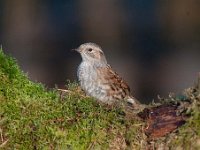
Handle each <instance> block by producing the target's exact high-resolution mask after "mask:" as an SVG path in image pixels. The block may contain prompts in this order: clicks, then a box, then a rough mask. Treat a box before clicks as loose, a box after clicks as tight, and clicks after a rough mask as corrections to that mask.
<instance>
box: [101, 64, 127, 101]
mask: <svg viewBox="0 0 200 150" xmlns="http://www.w3.org/2000/svg"><path fill="white" fill-rule="evenodd" d="M97 70H98V74H99V75H100V78H101V79H102V81H103V84H109V85H110V88H111V90H112V91H115V92H114V93H115V94H122V95H124V96H123V97H125V96H128V95H130V88H129V86H128V85H127V83H126V82H125V81H124V80H123V79H122V78H121V77H120V76H119V75H118V74H117V73H116V72H115V71H113V70H112V68H111V67H110V66H109V65H108V66H107V67H99V68H98V69H97ZM120 89H122V91H121V90H120ZM114 93H113V94H114Z"/></svg>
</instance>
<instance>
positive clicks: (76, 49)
mask: <svg viewBox="0 0 200 150" xmlns="http://www.w3.org/2000/svg"><path fill="white" fill-rule="evenodd" d="M72 51H76V52H79V53H80V50H79V49H78V48H75V49H72Z"/></svg>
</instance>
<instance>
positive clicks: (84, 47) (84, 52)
mask: <svg viewBox="0 0 200 150" xmlns="http://www.w3.org/2000/svg"><path fill="white" fill-rule="evenodd" d="M75 50H76V51H77V52H79V53H80V54H81V57H82V60H83V61H87V62H89V63H94V64H102V65H106V64H107V61H106V58H105V55H104V53H103V51H102V49H101V47H100V46H98V45H97V44H95V43H85V44H81V45H80V46H79V47H78V48H77V49H75Z"/></svg>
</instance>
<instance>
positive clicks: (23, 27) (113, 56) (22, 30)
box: [0, 0, 200, 102]
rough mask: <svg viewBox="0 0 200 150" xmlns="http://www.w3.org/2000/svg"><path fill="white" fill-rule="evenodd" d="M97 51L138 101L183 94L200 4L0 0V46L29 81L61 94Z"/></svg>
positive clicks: (198, 51)
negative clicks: (96, 48) (85, 46)
mask: <svg viewBox="0 0 200 150" xmlns="http://www.w3.org/2000/svg"><path fill="white" fill-rule="evenodd" d="M85 42H94V43H97V44H99V45H100V46H101V47H102V48H103V49H104V52H105V54H106V57H107V60H108V62H109V64H110V65H111V66H112V67H113V68H114V69H115V70H116V71H117V72H118V73H119V74H120V75H121V76H122V77H123V78H124V79H125V80H126V81H127V82H128V83H129V85H130V87H131V90H132V93H133V95H134V96H135V97H136V98H138V99H139V100H141V101H142V102H149V101H151V100H152V99H156V97H157V95H158V94H159V95H161V96H167V95H168V93H169V92H175V93H180V92H181V91H183V89H185V88H187V87H189V86H191V85H192V84H193V82H194V81H195V79H196V77H197V74H198V72H199V71H200V1H199V0H171V1H169V0H162V1H161V0H151V1H149V0H123V1H120V0H43V1H42V0H13V1H10V0H0V44H1V45H2V47H3V49H4V51H5V52H6V53H8V54H10V55H11V56H13V57H15V58H16V59H17V60H18V63H19V65H20V66H21V68H22V69H23V70H24V72H28V75H29V76H30V78H31V79H32V80H33V81H39V82H42V83H44V84H45V85H47V86H48V87H50V88H51V87H55V85H58V87H60V88H63V87H64V84H65V83H66V80H67V79H69V80H71V81H73V80H77V77H76V70H77V67H78V64H79V63H80V61H81V58H80V56H79V55H78V54H77V53H74V52H71V49H73V48H76V47H78V46H79V45H80V44H82V43H85Z"/></svg>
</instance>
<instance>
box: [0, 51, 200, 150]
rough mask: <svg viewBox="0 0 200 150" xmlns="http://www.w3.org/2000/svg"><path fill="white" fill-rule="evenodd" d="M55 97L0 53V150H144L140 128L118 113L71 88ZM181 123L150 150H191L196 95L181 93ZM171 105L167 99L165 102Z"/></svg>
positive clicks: (199, 141) (197, 116)
mask: <svg viewBox="0 0 200 150" xmlns="http://www.w3.org/2000/svg"><path fill="white" fill-rule="evenodd" d="M67 89H68V92H66V93H65V94H64V95H61V94H60V92H59V91H58V90H57V89H56V88H55V89H50V90H49V89H47V88H45V86H43V85H42V84H40V83H35V82H32V81H30V80H29V79H28V77H27V75H25V74H24V73H23V72H22V71H21V70H20V68H19V66H18V65H17V63H16V60H14V59H13V58H11V57H10V56H7V55H5V54H4V53H3V52H2V50H0V149H146V148H147V147H148V146H152V143H149V141H147V137H146V135H145V134H144V133H143V128H144V127H145V123H143V122H142V121H141V120H140V119H138V118H137V117H134V115H133V117H127V115H125V113H124V112H125V110H124V108H115V107H114V108H112V109H110V108H107V107H105V106H102V105H100V104H98V103H97V102H95V100H93V99H92V98H88V97H85V96H84V95H83V94H82V92H81V91H80V90H79V88H78V86H77V84H76V83H69V84H68V85H67ZM186 97H187V99H188V100H190V102H191V103H190V104H189V106H188V107H187V109H186V111H185V113H186V114H187V115H188V116H189V118H188V120H187V123H186V124H185V125H183V126H182V127H180V128H179V129H178V130H177V131H176V132H173V133H171V134H169V135H167V136H166V137H163V138H160V139H157V140H155V141H153V142H154V143H153V144H154V146H155V147H160V146H164V147H168V148H170V147H171V148H172V149H173V148H174V149H175V147H177V148H179V147H180V148H182V147H184V148H186V149H187V148H188V149H191V148H192V149H195V148H196V149H197V148H198V146H199V145H200V91H199V88H198V87H194V88H190V89H188V90H187V94H186ZM170 100H171V98H170Z"/></svg>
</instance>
